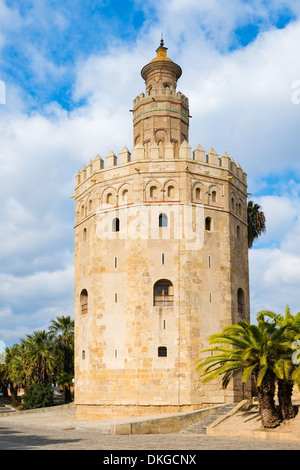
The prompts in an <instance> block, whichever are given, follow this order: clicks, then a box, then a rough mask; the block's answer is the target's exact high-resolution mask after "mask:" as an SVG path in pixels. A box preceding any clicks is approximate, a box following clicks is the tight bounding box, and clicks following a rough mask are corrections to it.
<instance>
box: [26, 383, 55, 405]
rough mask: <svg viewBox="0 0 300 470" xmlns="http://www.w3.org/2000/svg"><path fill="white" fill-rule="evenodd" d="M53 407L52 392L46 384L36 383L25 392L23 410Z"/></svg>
mask: <svg viewBox="0 0 300 470" xmlns="http://www.w3.org/2000/svg"><path fill="white" fill-rule="evenodd" d="M52 405H53V391H52V388H51V385H50V384H49V383H48V384H46V383H37V384H35V385H32V386H31V387H29V388H28V389H27V390H26V393H25V395H24V397H23V406H22V408H23V410H29V409H34V408H44V407H47V406H52Z"/></svg>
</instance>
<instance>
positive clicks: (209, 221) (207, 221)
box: [205, 217, 211, 231]
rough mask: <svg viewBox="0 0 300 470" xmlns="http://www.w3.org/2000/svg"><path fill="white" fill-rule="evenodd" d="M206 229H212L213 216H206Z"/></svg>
mask: <svg viewBox="0 0 300 470" xmlns="http://www.w3.org/2000/svg"><path fill="white" fill-rule="evenodd" d="M205 230H207V231H210V230H211V218H210V217H206V219H205Z"/></svg>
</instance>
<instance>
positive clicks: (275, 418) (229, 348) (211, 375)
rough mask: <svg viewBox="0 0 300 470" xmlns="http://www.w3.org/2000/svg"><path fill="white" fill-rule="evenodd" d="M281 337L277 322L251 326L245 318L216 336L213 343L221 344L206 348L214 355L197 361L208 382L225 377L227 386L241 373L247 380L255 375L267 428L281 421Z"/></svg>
mask: <svg viewBox="0 0 300 470" xmlns="http://www.w3.org/2000/svg"><path fill="white" fill-rule="evenodd" d="M279 337H280V334H279V333H278V330H277V329H276V328H275V325H274V323H271V324H267V323H265V322H262V321H261V322H258V324H257V325H251V324H250V323H248V322H247V321H246V320H243V321H240V322H239V323H237V324H235V325H230V326H227V327H225V328H224V329H223V331H222V332H221V333H219V334H215V335H212V336H211V337H210V344H216V343H219V344H220V346H214V347H212V348H209V349H206V350H204V351H203V352H205V351H209V352H210V353H212V354H213V355H210V356H208V357H206V358H203V359H200V360H199V361H198V363H197V364H198V365H197V371H199V372H201V377H204V379H203V382H204V383H205V382H208V381H210V380H213V379H217V378H218V377H222V386H223V388H226V387H227V385H228V384H229V382H230V380H232V379H233V378H234V377H236V376H237V375H240V374H242V382H243V383H245V382H246V381H247V380H248V379H249V377H251V375H252V376H253V378H254V381H255V384H256V387H257V391H258V400H259V405H260V415H261V422H262V426H263V427H264V428H273V427H276V426H278V425H279V424H280V421H281V418H280V416H279V414H278V411H277V409H276V406H275V400H274V392H275V379H276V376H275V373H274V370H273V368H274V358H275V357H277V356H278V355H280V353H281V343H280V341H279V339H278V338H279ZM215 353H217V354H215Z"/></svg>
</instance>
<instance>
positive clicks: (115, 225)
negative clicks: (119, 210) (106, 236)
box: [112, 217, 120, 232]
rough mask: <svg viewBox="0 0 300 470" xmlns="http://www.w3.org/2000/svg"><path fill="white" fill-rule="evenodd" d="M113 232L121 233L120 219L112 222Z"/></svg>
mask: <svg viewBox="0 0 300 470" xmlns="http://www.w3.org/2000/svg"><path fill="white" fill-rule="evenodd" d="M112 231H113V232H119V231H120V219H118V217H116V218H115V219H114V220H113V221H112Z"/></svg>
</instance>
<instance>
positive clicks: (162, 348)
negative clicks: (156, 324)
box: [157, 346, 168, 357]
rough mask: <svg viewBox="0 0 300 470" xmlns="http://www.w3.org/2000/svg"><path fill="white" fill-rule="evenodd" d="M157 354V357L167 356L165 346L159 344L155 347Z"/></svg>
mask: <svg viewBox="0 0 300 470" xmlns="http://www.w3.org/2000/svg"><path fill="white" fill-rule="evenodd" d="M157 355H158V357H167V355H168V350H167V348H166V346H159V347H158V348H157Z"/></svg>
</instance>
